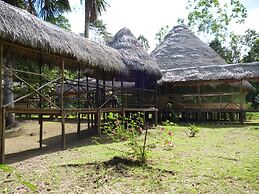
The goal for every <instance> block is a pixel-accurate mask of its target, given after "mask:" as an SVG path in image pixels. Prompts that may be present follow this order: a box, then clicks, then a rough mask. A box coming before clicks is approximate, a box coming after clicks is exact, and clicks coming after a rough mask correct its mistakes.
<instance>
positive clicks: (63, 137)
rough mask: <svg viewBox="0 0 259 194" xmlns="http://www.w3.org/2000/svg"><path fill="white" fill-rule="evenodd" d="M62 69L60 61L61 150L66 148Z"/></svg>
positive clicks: (63, 62) (63, 65) (63, 63)
mask: <svg viewBox="0 0 259 194" xmlns="http://www.w3.org/2000/svg"><path fill="white" fill-rule="evenodd" d="M64 68H65V61H64V59H62V65H61V131H62V135H61V136H62V137H61V141H62V149H65V148H66V142H65V110H64Z"/></svg>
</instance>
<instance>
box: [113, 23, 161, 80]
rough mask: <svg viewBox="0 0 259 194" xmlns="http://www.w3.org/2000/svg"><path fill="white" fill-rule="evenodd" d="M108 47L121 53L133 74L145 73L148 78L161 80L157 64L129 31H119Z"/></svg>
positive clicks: (125, 29) (124, 29)
mask: <svg viewBox="0 0 259 194" xmlns="http://www.w3.org/2000/svg"><path fill="white" fill-rule="evenodd" d="M108 45H109V46H111V47H113V48H115V49H117V50H118V51H119V52H120V54H121V55H122V60H123V61H124V63H125V64H126V65H127V66H128V68H129V69H130V70H131V72H133V74H134V72H143V73H145V74H147V75H148V76H153V77H156V78H157V79H160V78H161V71H160V69H159V67H158V65H157V63H156V62H155V61H154V60H152V59H151V57H150V56H149V54H148V53H147V52H146V51H145V49H144V48H143V47H142V45H141V44H140V43H139V42H138V40H137V39H136V37H135V36H134V35H133V34H132V32H131V31H130V30H129V29H127V28H123V29H121V30H120V31H118V32H117V33H116V35H115V36H114V38H113V40H112V41H111V42H110V43H109V44H108Z"/></svg>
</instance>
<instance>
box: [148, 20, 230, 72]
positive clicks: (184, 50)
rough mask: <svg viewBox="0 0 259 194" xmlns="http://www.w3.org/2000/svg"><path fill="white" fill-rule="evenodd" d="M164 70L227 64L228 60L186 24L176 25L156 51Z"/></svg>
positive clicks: (158, 61) (154, 55) (158, 60)
mask: <svg viewBox="0 0 259 194" xmlns="http://www.w3.org/2000/svg"><path fill="white" fill-rule="evenodd" d="M150 55H151V57H153V58H154V59H155V60H156V62H157V63H158V65H159V67H160V68H161V69H162V70H166V69H174V68H186V67H200V66H208V65H219V64H225V63H226V62H225V61H224V60H223V59H222V58H221V57H220V56H219V55H218V54H217V53H216V52H215V51H214V50H213V49H212V48H210V47H209V46H208V45H207V44H205V43H204V42H202V41H201V40H200V39H199V38H198V37H197V36H195V35H194V34H193V33H192V32H191V31H190V30H189V29H188V28H187V27H185V26H181V25H180V26H175V27H174V28H173V29H172V30H171V31H170V32H169V33H168V34H167V35H166V36H165V38H164V40H163V41H162V42H161V44H159V45H158V46H157V47H156V48H155V50H154V51H152V52H151V54H150Z"/></svg>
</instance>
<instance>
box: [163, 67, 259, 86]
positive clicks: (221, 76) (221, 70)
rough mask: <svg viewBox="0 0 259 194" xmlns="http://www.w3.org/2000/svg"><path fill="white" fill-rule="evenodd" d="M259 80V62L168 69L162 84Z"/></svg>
mask: <svg viewBox="0 0 259 194" xmlns="http://www.w3.org/2000/svg"><path fill="white" fill-rule="evenodd" d="M258 78H259V62H253V63H237V64H225V65H210V66H202V67H191V68H177V69H168V70H167V71H164V75H163V78H162V79H161V80H160V81H159V82H160V83H180V82H183V83H184V82H206V81H209V82H213V81H220V80H226V81H231V80H253V79H258Z"/></svg>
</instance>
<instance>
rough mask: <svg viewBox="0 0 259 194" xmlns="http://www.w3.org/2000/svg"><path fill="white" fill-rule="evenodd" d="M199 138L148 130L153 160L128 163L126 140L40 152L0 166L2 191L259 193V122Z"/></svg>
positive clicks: (179, 129)
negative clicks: (169, 142) (169, 141)
mask: <svg viewBox="0 0 259 194" xmlns="http://www.w3.org/2000/svg"><path fill="white" fill-rule="evenodd" d="M199 127H200V129H201V130H200V132H199V133H198V134H197V135H196V136H195V137H193V138H189V137H188V136H187V135H186V132H187V127H186V126H175V127H174V133H173V137H174V138H173V146H172V147H168V146H164V144H163V143H164V142H158V143H156V139H157V137H159V134H160V133H161V131H160V127H158V128H156V129H152V130H150V131H149V134H148V144H151V145H152V146H151V148H150V156H149V158H148V161H147V165H145V166H139V165H136V164H135V163H131V162H123V161H121V160H120V159H119V158H114V156H119V157H124V156H125V153H123V152H124V151H125V150H126V149H127V147H126V145H125V142H121V143H105V144H101V145H95V144H90V145H86V146H81V147H75V148H71V149H68V150H64V151H57V152H53V153H49V154H45V155H40V156H36V157H33V158H29V159H26V160H23V161H20V162H16V163H12V164H10V166H11V167H14V168H15V169H16V172H17V173H19V174H20V175H21V177H22V178H20V181H18V180H19V178H17V176H16V175H15V173H14V172H12V173H7V172H4V171H3V170H0V193H12V192H16V193H22V192H25V193H26V192H28V189H27V187H26V186H24V185H23V184H22V183H21V181H28V182H30V183H32V184H34V185H36V186H37V189H38V192H42V193H166V192H167V193H173V192H175V193H246V192H247V193H248V192H249V193H259V126H216V125H215V126H199Z"/></svg>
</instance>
